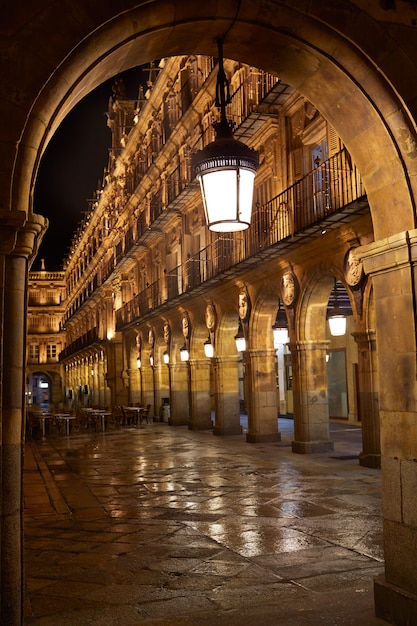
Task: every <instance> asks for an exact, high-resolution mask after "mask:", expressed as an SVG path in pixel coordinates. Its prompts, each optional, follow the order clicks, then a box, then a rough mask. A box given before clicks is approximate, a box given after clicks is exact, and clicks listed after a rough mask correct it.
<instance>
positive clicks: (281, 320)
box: [272, 301, 289, 344]
mask: <svg viewBox="0 0 417 626" xmlns="http://www.w3.org/2000/svg"><path fill="white" fill-rule="evenodd" d="M272 332H273V334H274V344H285V343H288V341H289V336H288V321H287V316H286V314H285V311H284V309H283V307H282V304H281V301H280V302H279V307H278V311H277V316H276V318H275V324H274V325H273V326H272Z"/></svg>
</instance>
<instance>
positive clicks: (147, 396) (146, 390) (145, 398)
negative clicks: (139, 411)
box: [140, 362, 154, 419]
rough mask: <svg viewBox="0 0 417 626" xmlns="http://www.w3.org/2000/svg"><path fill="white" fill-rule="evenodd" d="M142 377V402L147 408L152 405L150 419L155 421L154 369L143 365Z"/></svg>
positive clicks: (148, 365)
mask: <svg viewBox="0 0 417 626" xmlns="http://www.w3.org/2000/svg"><path fill="white" fill-rule="evenodd" d="M140 373H141V377H142V402H143V404H144V405H145V406H147V405H148V404H150V405H151V409H150V411H149V417H151V418H152V419H153V415H154V388H153V387H154V378H153V367H152V366H151V365H150V364H149V363H148V364H145V365H144V364H143V362H142V367H141V369H140Z"/></svg>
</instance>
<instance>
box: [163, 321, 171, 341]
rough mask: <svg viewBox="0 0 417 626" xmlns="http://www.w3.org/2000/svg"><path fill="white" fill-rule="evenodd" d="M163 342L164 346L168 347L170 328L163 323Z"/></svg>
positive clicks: (166, 323) (167, 324)
mask: <svg viewBox="0 0 417 626" xmlns="http://www.w3.org/2000/svg"><path fill="white" fill-rule="evenodd" d="M164 341H165V343H166V345H168V344H169V342H170V341H171V328H170V326H169V323H168V322H165V323H164Z"/></svg>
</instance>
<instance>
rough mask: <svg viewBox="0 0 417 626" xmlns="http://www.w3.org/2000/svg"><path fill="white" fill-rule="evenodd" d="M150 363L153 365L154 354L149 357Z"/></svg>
mask: <svg viewBox="0 0 417 626" xmlns="http://www.w3.org/2000/svg"><path fill="white" fill-rule="evenodd" d="M149 365H150V366H151V367H153V354H151V356H150V357H149Z"/></svg>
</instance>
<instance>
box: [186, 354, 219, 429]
mask: <svg viewBox="0 0 417 626" xmlns="http://www.w3.org/2000/svg"><path fill="white" fill-rule="evenodd" d="M210 368H211V362H210V359H207V358H206V359H191V360H190V378H191V380H190V384H191V387H190V401H191V411H190V425H189V429H190V430H211V429H212V428H213V423H212V421H211V402H210Z"/></svg>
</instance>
